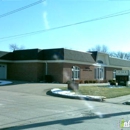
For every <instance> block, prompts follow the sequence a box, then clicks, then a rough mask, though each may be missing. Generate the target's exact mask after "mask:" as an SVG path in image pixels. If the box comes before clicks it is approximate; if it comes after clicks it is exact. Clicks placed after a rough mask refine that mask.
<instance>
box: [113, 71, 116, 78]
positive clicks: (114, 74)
mask: <svg viewBox="0 0 130 130" xmlns="http://www.w3.org/2000/svg"><path fill="white" fill-rule="evenodd" d="M115 79H116V70H114V71H113V80H115Z"/></svg>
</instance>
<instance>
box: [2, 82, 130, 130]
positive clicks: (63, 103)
mask: <svg viewBox="0 0 130 130" xmlns="http://www.w3.org/2000/svg"><path fill="white" fill-rule="evenodd" d="M60 86H66V85H65V84H64V85H60V84H42V83H39V84H38V83H35V84H33V83H32V84H31V83H30V84H28V83H25V84H16V85H8V86H0V129H3V130H4V129H8V130H21V129H23V130H24V129H28V130H51V129H53V130H79V129H82V130H120V129H121V128H120V122H121V120H122V119H124V120H125V121H127V122H128V121H129V120H130V106H128V105H122V104H118V103H111V102H109V103H107V102H95V101H85V100H76V99H66V98H58V97H52V96H49V95H46V92H47V90H48V89H50V88H55V87H60ZM124 129H126V130H127V129H130V128H124Z"/></svg>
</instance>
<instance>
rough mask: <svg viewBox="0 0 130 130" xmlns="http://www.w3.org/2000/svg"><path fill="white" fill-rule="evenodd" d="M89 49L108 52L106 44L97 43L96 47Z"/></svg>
mask: <svg viewBox="0 0 130 130" xmlns="http://www.w3.org/2000/svg"><path fill="white" fill-rule="evenodd" d="M88 51H99V52H104V53H108V47H107V46H105V45H102V46H100V45H96V46H95V47H94V48H91V49H89V50H88Z"/></svg>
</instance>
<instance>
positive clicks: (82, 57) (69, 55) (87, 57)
mask: <svg viewBox="0 0 130 130" xmlns="http://www.w3.org/2000/svg"><path fill="white" fill-rule="evenodd" d="M64 60H72V61H80V62H90V63H95V61H94V59H93V57H92V56H91V53H87V52H79V51H74V50H68V49H64Z"/></svg>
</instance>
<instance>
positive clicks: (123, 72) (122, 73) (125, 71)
mask: <svg viewBox="0 0 130 130" xmlns="http://www.w3.org/2000/svg"><path fill="white" fill-rule="evenodd" d="M116 75H120V76H121V75H122V76H123V75H129V70H116Z"/></svg>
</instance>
